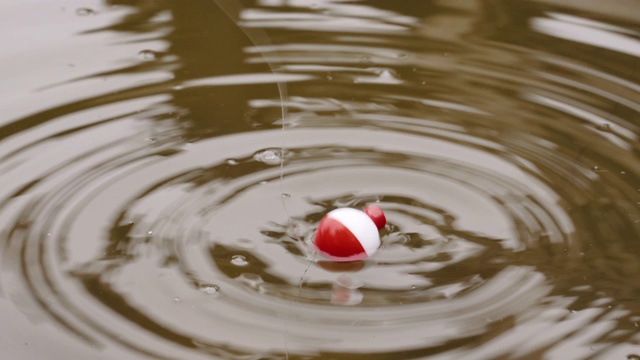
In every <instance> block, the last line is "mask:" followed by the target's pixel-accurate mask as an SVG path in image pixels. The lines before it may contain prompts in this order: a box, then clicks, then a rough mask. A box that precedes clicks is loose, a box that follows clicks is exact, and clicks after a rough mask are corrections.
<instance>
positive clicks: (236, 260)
mask: <svg viewBox="0 0 640 360" xmlns="http://www.w3.org/2000/svg"><path fill="white" fill-rule="evenodd" d="M231 263H232V264H233V265H235V266H247V265H249V262H248V261H247V258H246V257H244V256H242V255H233V256H232V257H231Z"/></svg>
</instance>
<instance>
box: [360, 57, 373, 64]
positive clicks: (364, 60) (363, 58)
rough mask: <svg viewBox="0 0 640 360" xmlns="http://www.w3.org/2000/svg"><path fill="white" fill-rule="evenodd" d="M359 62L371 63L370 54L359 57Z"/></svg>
mask: <svg viewBox="0 0 640 360" xmlns="http://www.w3.org/2000/svg"><path fill="white" fill-rule="evenodd" d="M360 63H362V64H370V63H371V57H370V56H363V57H361V58H360Z"/></svg>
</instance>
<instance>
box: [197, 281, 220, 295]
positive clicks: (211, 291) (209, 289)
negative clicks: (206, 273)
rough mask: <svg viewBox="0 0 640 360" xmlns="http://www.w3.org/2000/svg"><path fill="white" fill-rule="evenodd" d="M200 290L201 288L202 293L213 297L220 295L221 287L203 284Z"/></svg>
mask: <svg viewBox="0 0 640 360" xmlns="http://www.w3.org/2000/svg"><path fill="white" fill-rule="evenodd" d="M199 288H200V291H202V292H203V293H205V294H207V295H212V296H216V295H220V287H219V286H218V285H214V284H202V285H200V287H199Z"/></svg>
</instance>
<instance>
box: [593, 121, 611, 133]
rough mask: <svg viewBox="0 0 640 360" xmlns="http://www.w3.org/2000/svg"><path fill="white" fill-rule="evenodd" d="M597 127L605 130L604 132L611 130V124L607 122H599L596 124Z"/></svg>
mask: <svg viewBox="0 0 640 360" xmlns="http://www.w3.org/2000/svg"><path fill="white" fill-rule="evenodd" d="M596 129H598V130H600V131H604V132H611V125H609V124H607V123H602V124H598V125H597V126H596Z"/></svg>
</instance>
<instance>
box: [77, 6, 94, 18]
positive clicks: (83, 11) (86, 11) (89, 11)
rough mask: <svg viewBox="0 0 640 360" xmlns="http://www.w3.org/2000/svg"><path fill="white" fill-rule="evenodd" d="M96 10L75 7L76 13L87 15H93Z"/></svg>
mask: <svg viewBox="0 0 640 360" xmlns="http://www.w3.org/2000/svg"><path fill="white" fill-rule="evenodd" d="M95 13H96V11H95V10H93V9H91V8H78V9H76V15H80V16H87V15H95Z"/></svg>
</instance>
